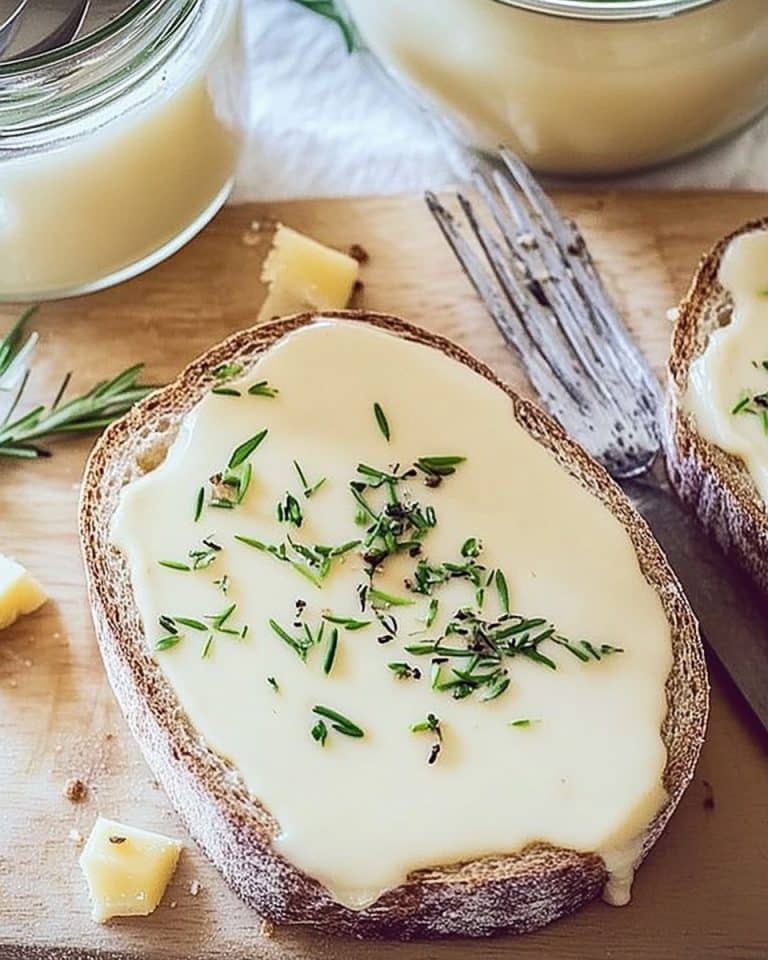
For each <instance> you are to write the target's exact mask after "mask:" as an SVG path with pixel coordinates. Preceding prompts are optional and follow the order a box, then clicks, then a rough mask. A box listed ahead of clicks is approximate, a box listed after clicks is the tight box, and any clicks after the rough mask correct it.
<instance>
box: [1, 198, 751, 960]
mask: <svg viewBox="0 0 768 960" xmlns="http://www.w3.org/2000/svg"><path fill="white" fill-rule="evenodd" d="M560 203H561V205H562V206H563V207H564V209H565V210H566V211H567V212H569V213H571V214H572V215H574V216H576V218H577V219H578V220H579V222H580V224H581V225H582V227H583V228H584V230H585V233H586V234H587V236H588V239H589V241H590V243H591V245H592V248H593V251H594V254H595V256H596V258H597V260H598V261H599V263H600V266H601V268H602V270H603V273H604V276H605V278H606V281H607V283H608V285H609V287H610V289H611V291H612V292H613V294H614V296H615V298H616V300H617V302H618V304H619V306H620V307H621V309H622V311H623V314H624V316H625V317H626V319H627V321H628V323H629V325H630V327H631V329H632V330H633V332H634V334H635V335H636V337H637V338H638V340H639V342H640V343H641V344H642V346H643V348H644V349H645V350H646V352H647V354H648V356H649V357H650V358H651V360H652V361H653V363H654V364H655V365H656V366H657V368H658V369H659V370H660V371H661V369H662V366H663V363H664V360H665V356H666V352H667V349H668V342H669V323H668V321H667V319H666V316H665V313H666V310H667V309H668V307H670V306H671V305H672V304H673V303H674V302H675V301H676V300H677V299H678V297H679V295H680V294H681V293H682V291H683V290H684V288H685V286H686V284H687V282H688V278H689V276H690V273H691V271H692V269H693V267H694V265H695V263H696V261H697V259H698V257H699V255H700V253H701V252H702V250H703V249H704V248H705V247H706V246H708V245H709V244H710V243H711V242H713V241H714V240H715V239H716V238H717V237H719V236H720V235H722V234H723V233H726V232H727V231H729V230H731V229H733V228H734V227H735V226H737V225H738V224H739V223H740V222H742V221H744V220H746V219H748V218H751V217H754V216H758V215H763V214H765V213H766V212H768V199H767V198H766V197H764V196H762V195H754V194H753V195H748V194H727V195H726V194H715V193H713V194H679V195H668V194H664V195H658V194H627V193H621V194H604V193H568V194H561V195H560ZM275 219H280V220H283V221H284V222H286V223H288V224H290V225H291V226H294V227H296V228H298V229H300V230H305V231H307V232H309V233H310V234H312V235H313V236H315V237H317V238H318V239H320V240H323V241H325V242H328V243H330V244H332V245H335V246H337V247H339V248H341V249H345V248H347V247H348V246H349V245H350V244H351V243H361V244H362V245H363V246H364V247H365V248H366V249H367V250H368V252H369V253H370V262H369V263H368V264H367V265H366V266H364V267H363V271H362V277H363V280H364V283H365V288H364V290H363V291H362V292H361V294H359V296H360V298H361V302H362V303H364V304H365V305H366V306H367V307H370V308H372V309H382V310H387V311H390V312H393V313H399V314H402V315H403V316H405V317H407V318H409V319H411V320H413V321H414V322H417V323H420V324H422V325H424V326H426V327H430V328H433V329H435V330H438V331H440V332H441V333H444V334H446V335H448V336H450V337H453V338H454V339H456V340H457V341H459V342H460V343H461V344H463V345H464V346H466V347H467V348H468V349H470V350H471V351H473V352H474V353H476V354H477V355H478V356H480V357H481V358H482V359H483V360H485V361H487V362H489V363H490V364H492V365H493V366H494V367H495V368H496V369H497V371H498V372H499V373H500V374H501V375H503V376H505V377H507V378H508V379H510V380H511V381H512V382H513V383H516V384H518V385H520V386H521V387H523V389H524V383H523V381H522V378H521V377H520V374H519V372H518V371H517V369H516V367H515V363H514V359H513V358H512V356H511V355H510V353H509V351H508V350H507V349H506V348H505V346H504V344H503V342H502V341H501V339H500V337H499V335H498V334H497V332H496V330H495V328H494V327H493V325H492V324H491V322H490V321H489V320H488V318H487V317H486V315H485V314H484V312H483V310H482V308H481V307H480V305H479V304H478V303H477V301H476V299H475V297H474V295H473V293H472V291H471V290H470V288H469V287H468V285H467V282H466V281H465V279H464V277H463V275H462V274H461V272H460V271H459V269H458V268H457V266H456V265H455V264H454V262H453V260H452V258H451V256H450V254H449V253H448V251H447V249H446V248H445V247H444V245H443V243H442V241H441V239H440V237H439V235H438V234H437V232H436V229H435V228H434V226H433V225H432V222H431V220H430V219H429V217H428V215H427V214H426V212H425V210H424V209H423V207H422V205H421V202H420V201H419V200H417V199H413V198H389V199H372V200H361V201H302V202H295V203H291V204H280V205H274V206H266V207H234V208H228V209H226V210H225V211H224V212H223V213H222V214H220V216H219V217H218V218H217V219H216V220H215V221H214V222H213V223H212V224H211V225H210V226H209V227H208V228H207V229H206V230H205V231H204V232H203V234H202V235H201V236H200V237H198V238H197V239H196V240H194V241H193V242H192V243H191V244H189V246H188V247H186V248H185V249H184V250H182V251H181V252H180V253H179V254H177V255H176V256H175V257H173V258H172V259H171V260H169V261H168V262H166V263H165V264H163V265H161V266H160V267H158V268H156V269H155V270H153V271H151V272H150V273H149V274H146V275H145V276H143V277H140V278H138V279H136V280H133V281H130V282H129V283H126V284H123V285H122V286H120V287H118V288H115V289H113V290H109V291H106V292H103V293H99V294H94V295H91V296H88V297H83V298H79V299H74V300H69V301H62V302H59V303H51V304H46V305H45V306H44V307H43V308H42V309H41V312H40V314H39V317H38V318H37V319H36V321H35V327H36V329H38V330H39V332H40V334H41V338H42V342H41V345H40V348H39V353H38V359H37V361H36V363H35V368H34V373H33V377H32V380H31V383H30V392H29V397H28V401H30V402H31V401H32V400H33V399H35V400H37V399H40V400H45V399H50V398H51V395H52V394H53V393H55V390H56V387H57V385H58V383H59V381H60V379H61V378H62V377H63V375H64V374H65V373H66V372H67V371H68V370H70V369H71V370H73V371H74V379H73V386H74V388H79V387H85V386H88V385H90V384H91V383H92V382H94V381H95V380H97V379H101V378H102V377H106V376H108V375H110V374H113V373H115V372H117V371H118V370H119V369H121V368H122V367H123V366H127V365H128V364H130V363H133V362H136V361H139V360H143V361H146V363H147V378H148V380H150V381H153V382H162V381H166V380H168V379H170V378H171V377H173V375H174V374H175V373H176V372H177V371H178V370H179V368H180V367H181V366H182V365H183V364H184V363H186V362H187V361H189V360H191V359H192V358H193V357H194V356H195V355H196V354H198V353H199V352H201V351H202V350H203V349H205V348H206V347H208V346H209V345H210V344H211V343H213V342H214V341H216V340H218V339H220V338H222V337H223V336H224V335H226V334H228V333H230V332H232V331H234V330H236V329H238V328H241V327H244V326H247V325H249V324H250V323H252V322H253V319H254V317H255V315H256V312H257V310H258V307H259V304H260V302H261V299H262V297H263V290H262V288H261V285H260V283H259V268H260V263H261V260H262V258H263V256H264V254H265V252H266V249H267V246H268V243H269V230H268V224H269V223H270V222H271V221H273V220H275ZM253 221H258V222H260V223H261V224H263V228H262V230H261V232H260V233H255V232H254V231H252V230H251V229H250V226H251V224H252V222H253ZM16 314H17V310H16V309H15V308H13V307H9V306H5V307H0V330H4V329H5V328H6V327H7V326H8V324H9V322H10V320H11V319H13V318H14V317H15V316H16ZM89 446H90V441H88V440H86V439H78V440H73V441H64V442H61V443H57V444H56V445H55V448H54V449H55V455H54V456H53V457H52V458H51V459H49V460H44V461H40V462H24V463H11V462H8V463H3V462H0V551H2V552H6V553H9V554H11V555H15V556H16V557H17V558H18V559H19V560H21V561H22V562H23V563H25V564H26V565H27V566H28V567H29V568H30V569H31V570H32V571H33V572H34V573H35V574H36V575H37V576H38V577H39V579H40V580H41V581H42V582H43V583H44V584H45V586H46V588H47V590H48V591H49V593H50V596H51V600H50V602H49V603H48V604H47V605H46V606H45V607H44V608H43V609H42V610H40V611H39V612H38V613H37V614H35V615H33V616H31V617H29V618H27V619H25V620H23V621H21V622H19V623H18V624H17V625H16V626H15V627H12V628H11V629H10V630H8V631H5V632H4V633H3V634H2V636H0V958H2V960H19V958H22V957H23V958H27V957H31V958H44V957H45V958H51V960H53V958H68V960H75V958H80V957H83V958H86V957H89V958H90V957H96V956H98V957H102V958H105V960H106V958H114V960H117V958H121V960H122V958H128V957H130V958H134V957H144V958H149V960H160V958H163V960H214V958H216V960H218V958H225V957H226V958H231V960H245V958H259V960H262V958H263V960H310V958H312V960H315V958H316V960H362V958H372V960H417V958H418V960H433V958H434V960H437V958H440V960H464V958H466V957H467V956H475V957H482V958H486V960H500V958H502V957H508V956H513V955H514V956H515V957H516V958H526V957H539V958H546V960H598V958H600V960H602V958H605V960H609V958H617V960H619V958H621V960H635V958H637V960H640V958H643V960H688V958H690V960H765V958H766V957H768V910H767V909H766V895H767V894H768V750H766V746H767V744H766V740H765V738H764V736H763V735H762V734H761V733H760V731H759V730H758V729H757V728H756V725H755V724H754V722H753V721H752V718H751V717H750V715H749V714H748V713H747V711H746V710H745V709H744V708H743V707H742V705H741V703H740V701H739V699H738V697H737V695H736V694H735V693H734V692H733V690H732V688H731V686H730V684H729V682H728V680H727V678H725V677H723V676H722V675H721V674H720V672H719V671H718V670H717V669H715V670H713V677H712V680H713V697H712V716H711V724H710V731H709V736H708V740H707V743H706V745H705V748H704V752H703V754H702V759H701V763H700V766H699V769H698V773H697V776H696V779H695V780H694V782H693V783H692V785H691V787H690V789H689V791H688V794H687V795H686V797H685V798H684V800H683V803H682V805H681V808H680V810H679V811H678V813H677V814H676V815H675V816H674V817H673V819H672V821H671V823H670V825H669V827H668V828H667V831H666V833H665V835H664V836H663V837H662V839H661V841H660V842H659V844H658V845H657V847H656V848H655V849H654V851H653V852H652V854H651V856H650V857H649V858H648V861H647V862H646V864H645V866H644V867H643V868H642V870H641V871H640V873H639V875H638V878H637V881H636V884H635V890H634V897H633V902H632V904H631V905H630V906H628V907H626V908H623V909H615V908H611V907H608V906H606V905H604V904H602V903H595V904H593V905H592V906H590V907H589V908H587V909H586V910H584V911H583V912H582V913H581V914H579V915H577V916H575V917H573V918H570V919H567V920H564V921H561V922H559V923H556V924H554V925H552V926H550V927H548V928H546V929H544V930H542V931H540V932H539V933H536V934H532V935H529V936H527V937H523V938H519V939H515V940H514V941H513V940H511V939H509V938H496V939H492V940H487V941H478V942H472V943H469V942H468V941H450V942H438V943H432V944H404V945H403V944H391V943H358V942H350V941H343V940H331V939H325V938H322V937H319V936H318V935H316V934H314V933H312V932H309V931H302V930H299V929H287V928H284V929H277V930H275V931H274V932H273V934H272V935H271V936H267V935H266V934H265V932H264V931H263V930H262V929H261V924H260V921H259V918H258V917H257V916H256V915H255V914H253V913H252V912H251V911H249V910H248V909H247V908H246V907H244V906H243V905H242V904H241V903H240V902H239V901H238V900H237V899H236V897H235V896H234V894H232V893H230V891H229V890H228V889H227V887H226V886H225V884H224V883H223V881H222V880H221V879H220V878H219V876H218V874H217V873H216V872H215V871H214V870H213V868H212V867H210V866H209V865H208V864H207V862H206V861H205V860H204V858H203V857H202V856H201V854H200V853H199V852H198V851H197V849H196V848H195V847H194V846H193V845H192V844H191V842H190V841H188V840H187V841H186V849H185V852H184V853H183V855H182V859H181V863H180V867H179V870H178V872H177V875H176V877H175V879H174V881H173V883H172V885H171V887H170V888H169V891H168V893H167V894H166V897H165V899H164V901H163V903H162V904H161V906H160V907H159V908H158V910H157V911H156V913H155V914H154V915H153V916H152V917H149V918H147V919H133V920H122V921H115V922H113V923H112V924H110V925H108V926H103V927H102V926H98V925H96V924H94V923H92V921H91V920H90V915H89V905H88V900H87V896H86V890H85V884H84V881H83V878H82V876H81V874H80V870H79V868H78V865H77V857H78V854H79V847H78V845H77V843H76V842H75V841H73V840H72V839H71V838H70V832H71V831H79V832H80V833H81V834H84V835H87V833H88V831H89V829H90V827H91V824H92V823H93V820H94V818H95V817H96V815H97V813H103V814H105V815H108V816H112V817H116V818H118V819H120V818H124V819H125V820H127V821H129V822H131V823H134V824H136V825H139V826H145V827H148V828H154V829H159V830H161V831H165V832H168V833H170V834H173V835H175V836H179V837H182V838H183V836H184V834H183V829H182V827H181V826H180V824H179V823H178V821H177V819H176V817H175V815H174V813H173V812H172V811H171V810H170V809H169V807H168V803H167V801H166V799H165V797H164V795H163V793H162V791H161V790H160V789H159V788H158V787H157V785H156V784H155V783H154V782H153V781H152V777H151V775H150V773H149V771H148V769H147V768H146V766H145V765H144V763H143V761H142V759H141V757H140V755H139V752H138V749H137V747H136V746H135V745H134V743H133V741H132V740H131V738H130V736H129V734H128V732H127V729H126V726H125V724H124V722H123V720H122V717H121V716H120V714H119V712H118V710H117V708H116V706H115V704H114V702H113V699H112V695H111V692H110V690H109V687H108V685H107V683H106V680H105V678H104V675H103V672H102V667H101V662H100V658H99V653H98V650H97V647H96V643H95V640H94V636H93V632H92V628H91V623H90V616H89V611H88V608H87V604H86V600H85V595H84V591H83V582H82V572H81V566H80V556H79V551H78V544H77V540H76V535H75V518H76V508H77V497H78V482H79V478H80V475H81V471H82V467H83V463H84V459H85V457H86V455H87V452H88V449H89ZM723 629H724V630H726V631H727V624H724V625H723ZM766 634H768V628H765V629H764V630H763V636H762V637H760V638H759V639H760V640H762V641H763V642H766ZM70 777H81V778H83V780H85V782H86V783H87V785H88V796H87V798H86V799H85V800H84V801H83V802H82V803H78V804H74V803H72V802H70V801H69V800H67V799H66V798H65V796H64V787H65V784H66V782H67V780H68V778H70ZM195 884H199V885H200V889H199V892H198V893H197V894H196V895H193V892H192V890H191V889H190V888H192V889H194V888H195V887H194V885H195Z"/></svg>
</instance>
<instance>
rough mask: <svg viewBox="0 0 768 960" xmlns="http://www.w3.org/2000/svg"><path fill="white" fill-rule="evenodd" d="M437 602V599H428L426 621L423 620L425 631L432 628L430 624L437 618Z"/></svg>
mask: <svg viewBox="0 0 768 960" xmlns="http://www.w3.org/2000/svg"><path fill="white" fill-rule="evenodd" d="M439 602H440V601H439V600H438V599H437V597H431V598H430V601H429V609H428V610H427V616H426V619H425V620H424V626H425V627H426V628H427V629H429V628H430V627H431V626H432V624H433V623H434V622H435V618H436V617H437V608H438V605H439Z"/></svg>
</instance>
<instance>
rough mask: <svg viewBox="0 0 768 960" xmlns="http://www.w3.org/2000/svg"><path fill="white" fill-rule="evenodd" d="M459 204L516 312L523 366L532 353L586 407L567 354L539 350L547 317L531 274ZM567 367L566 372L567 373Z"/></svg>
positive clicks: (461, 199)
mask: <svg viewBox="0 0 768 960" xmlns="http://www.w3.org/2000/svg"><path fill="white" fill-rule="evenodd" d="M458 200H459V204H460V205H461V209H462V211H463V213H464V216H465V217H466V218H467V223H468V224H469V226H470V227H471V229H472V232H473V233H474V235H475V237H476V239H477V241H478V243H479V244H480V246H481V248H482V250H483V252H484V253H485V256H486V259H487V260H488V263H489V264H490V267H491V269H492V270H493V272H494V275H495V276H496V279H497V281H498V283H499V286H500V287H501V289H502V290H503V291H504V294H505V296H506V298H507V301H508V302H509V304H510V306H511V307H512V309H513V310H514V311H515V312H516V314H517V317H518V319H519V322H520V325H521V327H522V328H523V329H524V330H525V334H526V347H527V348H528V349H527V350H520V347H518V349H519V350H520V353H521V357H522V360H523V363H527V361H528V350H533V351H535V352H536V354H537V355H539V356H541V358H542V359H543V361H544V362H545V364H546V365H547V366H548V367H549V374H550V376H552V375H554V376H555V377H557V379H558V381H559V382H560V383H561V384H562V385H563V386H564V387H565V389H566V391H567V392H568V393H569V394H570V396H571V399H572V400H573V401H574V403H577V404H578V405H579V407H581V408H582V409H584V408H585V407H586V403H585V400H584V397H583V396H582V395H581V394H580V393H579V392H578V391H577V390H576V389H575V388H574V386H573V383H574V380H576V379H578V373H577V371H576V370H575V369H574V368H573V364H571V363H569V362H568V361H569V358H570V352H569V351H566V352H565V353H563V352H556V351H553V350H545V349H544V348H543V346H542V338H541V337H537V336H536V334H535V331H538V330H539V328H540V327H541V325H542V324H543V323H546V318H547V314H546V313H545V308H544V307H543V305H542V304H540V303H538V301H537V300H536V297H535V296H533V297H532V296H531V293H530V283H531V280H532V278H531V276H530V272H529V271H528V270H527V268H526V267H525V265H523V264H522V263H520V262H519V261H517V260H516V259H515V258H512V259H510V258H509V257H507V256H505V255H504V253H503V252H502V250H501V248H500V246H499V244H498V243H497V242H496V240H495V239H494V238H493V237H492V236H491V234H490V233H489V232H488V231H487V230H486V229H485V227H484V226H483V225H482V224H481V223H480V222H479V220H478V218H477V216H476V215H475V211H474V208H473V207H472V204H471V203H470V202H469V200H467V198H466V197H465V196H464V195H463V194H461V193H460V194H458ZM544 343H545V345H547V346H548V345H549V344H548V342H547V341H546V340H545V341H544ZM566 367H568V368H569V369H566Z"/></svg>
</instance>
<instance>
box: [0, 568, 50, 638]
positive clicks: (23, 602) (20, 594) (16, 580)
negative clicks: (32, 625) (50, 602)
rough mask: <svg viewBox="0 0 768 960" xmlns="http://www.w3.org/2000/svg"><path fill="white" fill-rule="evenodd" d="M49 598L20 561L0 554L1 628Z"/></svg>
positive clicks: (35, 608) (30, 611)
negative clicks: (17, 561)
mask: <svg viewBox="0 0 768 960" xmlns="http://www.w3.org/2000/svg"><path fill="white" fill-rule="evenodd" d="M47 599H48V598H47V597H46V595H45V593H44V592H43V588H42V587H41V586H40V584H39V583H38V582H37V581H36V580H35V578H34V577H32V576H30V575H29V574H28V573H27V571H26V570H25V569H24V567H22V565H21V564H20V563H16V561H15V560H11V558H10V557H4V556H3V555H2V554H0V630H2V629H4V628H5V627H9V626H10V625H11V624H12V623H13V622H14V621H15V620H16V619H17V617H20V616H22V615H23V614H25V613H32V611H33V610H37V608H38V607H41V606H42V605H43V604H44V603H45V601H46V600H47Z"/></svg>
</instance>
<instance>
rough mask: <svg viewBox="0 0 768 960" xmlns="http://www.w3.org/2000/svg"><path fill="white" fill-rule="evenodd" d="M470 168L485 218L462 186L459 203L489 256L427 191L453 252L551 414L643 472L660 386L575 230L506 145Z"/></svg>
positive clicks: (601, 452) (605, 453) (627, 472)
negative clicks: (498, 156) (496, 156)
mask: <svg viewBox="0 0 768 960" xmlns="http://www.w3.org/2000/svg"><path fill="white" fill-rule="evenodd" d="M472 173H473V176H472V179H473V182H474V183H475V184H476V186H477V189H478V192H479V194H480V197H481V199H482V200H483V202H484V205H485V206H486V207H487V208H488V211H489V214H490V218H489V219H488V222H487V223H486V220H485V217H483V218H482V219H481V218H480V217H478V216H477V215H476V211H475V209H474V207H473V204H472V203H471V202H470V201H469V200H468V199H467V198H466V197H465V196H463V195H462V194H461V193H459V194H458V201H459V204H460V206H461V209H462V212H463V214H464V218H465V220H466V224H463V225H468V227H469V229H471V231H472V232H473V234H474V238H475V240H476V241H477V243H478V244H479V248H480V251H481V252H482V255H484V259H485V263H483V262H482V257H481V256H480V252H476V248H475V246H474V244H470V243H469V242H468V240H467V239H465V238H464V236H463V233H462V231H461V230H460V229H459V226H458V223H457V222H456V221H454V219H453V217H452V216H451V214H450V213H449V212H448V211H447V210H446V209H445V208H444V207H443V206H442V204H440V203H439V202H438V201H437V200H436V199H435V197H434V195H431V194H430V195H428V197H427V202H428V204H429V207H430V210H431V212H432V214H433V216H434V217H435V219H436V220H437V222H438V224H439V226H440V228H441V230H442V232H443V234H444V236H445V237H446V239H447V240H448V242H449V244H450V246H451V248H452V250H453V252H454V254H455V255H456V257H457V259H458V260H459V262H460V263H461V265H462V267H463V269H464V271H465V273H466V274H467V276H468V277H469V279H470V281H471V282H472V284H473V286H474V287H475V290H476V291H477V292H478V294H479V295H480V297H481V299H482V300H483V301H484V302H485V304H486V306H487V307H488V310H489V313H490V314H491V316H492V317H493V319H494V321H495V322H496V325H497V326H498V327H499V330H500V331H501V333H502V335H503V336H504V337H505V339H506V340H507V341H508V343H510V345H511V346H513V347H514V348H515V349H516V351H517V352H518V354H519V355H520V357H521V360H522V362H523V365H524V367H525V369H526V371H527V373H528V375H529V378H530V380H531V383H532V385H533V386H534V388H535V389H536V390H537V392H538V393H539V395H540V397H541V399H542V400H543V401H544V403H545V405H546V406H547V407H548V408H549V410H550V412H551V413H552V414H553V415H554V416H555V418H556V419H558V420H559V421H560V423H561V424H562V425H563V426H564V427H565V428H566V429H567V430H569V431H570V432H571V433H573V434H574V435H575V436H576V437H577V438H578V439H581V441H582V442H583V443H584V444H585V445H586V446H587V448H588V449H589V450H590V451H591V452H592V453H593V454H594V455H595V456H596V457H597V458H598V459H599V460H601V461H602V463H603V464H604V465H605V466H606V467H607V468H608V470H609V471H610V472H611V473H612V474H613V475H614V476H615V477H616V478H628V477H632V476H638V475H640V474H642V473H645V472H646V471H647V470H648V469H649V467H650V466H651V464H652V463H653V461H654V459H655V458H656V455H657V453H658V450H659V444H660V437H659V426H658V412H659V409H660V386H659V384H658V382H657V381H656V378H655V377H654V375H653V373H652V372H651V370H650V368H649V367H648V366H647V364H646V363H645V361H644V359H643V357H642V354H641V353H640V352H639V350H638V349H637V347H636V346H635V345H634V343H633V342H632V340H631V339H630V337H629V334H628V333H627V331H626V329H625V328H624V326H623V324H622V323H621V320H620V319H619V316H618V313H617V312H616V309H615V307H614V306H613V304H612V303H611V301H610V299H609V297H608V294H607V292H606V291H605V288H604V287H603V285H602V282H601V280H600V278H599V275H598V273H597V270H596V268H595V266H594V263H593V262H592V260H591V258H590V256H589V253H588V251H587V249H586V245H585V243H584V240H583V238H582V237H581V234H580V233H579V231H578V229H577V228H576V227H575V225H573V224H572V223H571V222H570V221H567V220H566V219H564V218H563V217H561V216H560V214H559V213H558V212H557V210H556V209H555V207H554V205H553V203H552V202H551V201H550V199H549V198H548V197H547V196H546V194H544V192H543V191H542V190H541V189H540V187H539V186H538V184H537V183H536V181H535V179H534V178H533V176H532V175H531V174H530V173H529V171H528V170H527V168H526V167H525V166H524V165H523V164H522V163H521V162H520V161H518V160H517V158H516V157H514V156H513V155H512V154H510V153H508V151H503V153H502V163H501V164H498V163H495V164H494V163H493V162H491V161H481V162H480V163H474V164H473V165H472ZM491 218H492V219H491ZM494 221H495V228H494V227H493V222H494ZM497 231H498V233H497Z"/></svg>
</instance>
